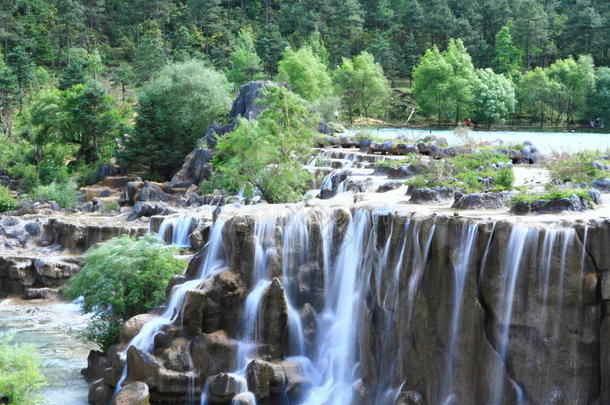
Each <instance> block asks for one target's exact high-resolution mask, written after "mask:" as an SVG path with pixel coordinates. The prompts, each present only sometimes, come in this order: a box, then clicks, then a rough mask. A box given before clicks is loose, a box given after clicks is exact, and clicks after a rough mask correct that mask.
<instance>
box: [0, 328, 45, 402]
mask: <svg viewBox="0 0 610 405" xmlns="http://www.w3.org/2000/svg"><path fill="white" fill-rule="evenodd" d="M39 368H40V359H39V357H38V352H37V350H36V348H35V347H34V346H32V345H25V344H18V343H13V336H12V335H4V336H0V393H2V402H3V403H5V404H8V405H30V404H34V403H40V400H41V398H39V397H38V396H37V395H36V391H38V390H40V389H41V388H42V387H44V386H45V385H46V379H45V378H44V376H43V375H42V374H41V373H40V371H39Z"/></svg>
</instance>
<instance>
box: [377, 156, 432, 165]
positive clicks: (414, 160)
mask: <svg viewBox="0 0 610 405" xmlns="http://www.w3.org/2000/svg"><path fill="white" fill-rule="evenodd" d="M420 161H421V159H420V157H419V156H415V155H413V156H407V157H404V158H402V159H386V160H378V161H376V162H375V166H380V167H396V168H398V167H402V166H407V165H412V164H414V163H419V162H420Z"/></svg>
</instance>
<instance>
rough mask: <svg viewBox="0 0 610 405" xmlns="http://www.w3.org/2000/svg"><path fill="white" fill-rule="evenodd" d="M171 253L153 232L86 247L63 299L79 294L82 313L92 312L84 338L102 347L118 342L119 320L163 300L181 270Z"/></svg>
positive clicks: (179, 264) (149, 308) (148, 308)
mask: <svg viewBox="0 0 610 405" xmlns="http://www.w3.org/2000/svg"><path fill="white" fill-rule="evenodd" d="M174 253H175V250H174V249H173V248H171V247H167V246H163V245H162V244H160V243H159V241H158V239H157V237H156V236H153V235H146V236H144V237H142V238H139V239H132V238H130V237H129V236H126V235H124V236H120V237H118V238H114V239H110V240H108V241H106V242H104V243H102V244H100V245H98V246H96V247H94V248H92V249H90V250H89V251H87V253H86V254H85V257H84V259H85V264H84V266H83V269H82V271H81V272H80V273H78V274H77V275H75V276H73V277H72V279H71V282H70V285H69V286H68V287H67V288H66V290H65V293H66V295H67V296H68V297H71V298H76V297H79V296H83V298H84V309H85V311H87V312H94V314H95V316H94V319H93V321H92V322H91V324H90V325H89V327H88V328H87V330H86V331H85V333H84V337H85V338H87V339H88V340H90V341H93V342H95V343H97V344H98V345H99V346H100V347H101V348H102V349H103V350H106V349H107V348H108V346H110V345H112V344H114V343H116V342H117V341H118V331H119V326H120V324H121V322H123V321H125V320H127V319H129V318H131V317H133V316H135V315H137V314H141V313H145V312H148V311H150V310H151V309H153V308H154V307H156V306H158V305H161V304H163V302H164V301H165V288H166V286H167V282H168V281H169V279H170V278H171V277H172V276H173V275H175V274H177V273H178V272H179V271H180V270H182V269H183V268H184V263H183V262H182V261H180V260H177V259H175V258H174Z"/></svg>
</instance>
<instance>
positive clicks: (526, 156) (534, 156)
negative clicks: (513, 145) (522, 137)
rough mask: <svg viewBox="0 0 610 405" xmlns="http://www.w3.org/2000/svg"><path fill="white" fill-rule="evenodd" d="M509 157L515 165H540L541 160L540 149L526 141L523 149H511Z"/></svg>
mask: <svg viewBox="0 0 610 405" xmlns="http://www.w3.org/2000/svg"><path fill="white" fill-rule="evenodd" d="M508 157H509V158H510V160H511V161H512V162H513V163H515V164H519V163H528V164H534V163H538V162H539V161H540V158H541V154H540V152H539V151H538V149H537V148H536V147H535V146H534V145H533V144H532V143H531V142H530V141H525V142H524V143H523V147H522V148H521V149H520V150H515V149H511V150H509V151H508Z"/></svg>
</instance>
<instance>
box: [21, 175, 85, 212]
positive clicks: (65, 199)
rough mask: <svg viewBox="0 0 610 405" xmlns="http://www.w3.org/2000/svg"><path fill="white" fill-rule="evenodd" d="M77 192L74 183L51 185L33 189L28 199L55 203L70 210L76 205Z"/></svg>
mask: <svg viewBox="0 0 610 405" xmlns="http://www.w3.org/2000/svg"><path fill="white" fill-rule="evenodd" d="M77 192H78V190H77V187H76V183H75V182H74V181H71V180H70V181H67V182H65V183H55V182H53V183H51V184H49V185H47V186H38V187H35V188H34V189H33V190H32V191H31V192H30V193H29V194H28V197H30V198H32V199H34V200H44V201H55V202H56V203H57V204H59V205H60V206H61V207H63V208H72V207H74V205H76V193H77Z"/></svg>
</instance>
